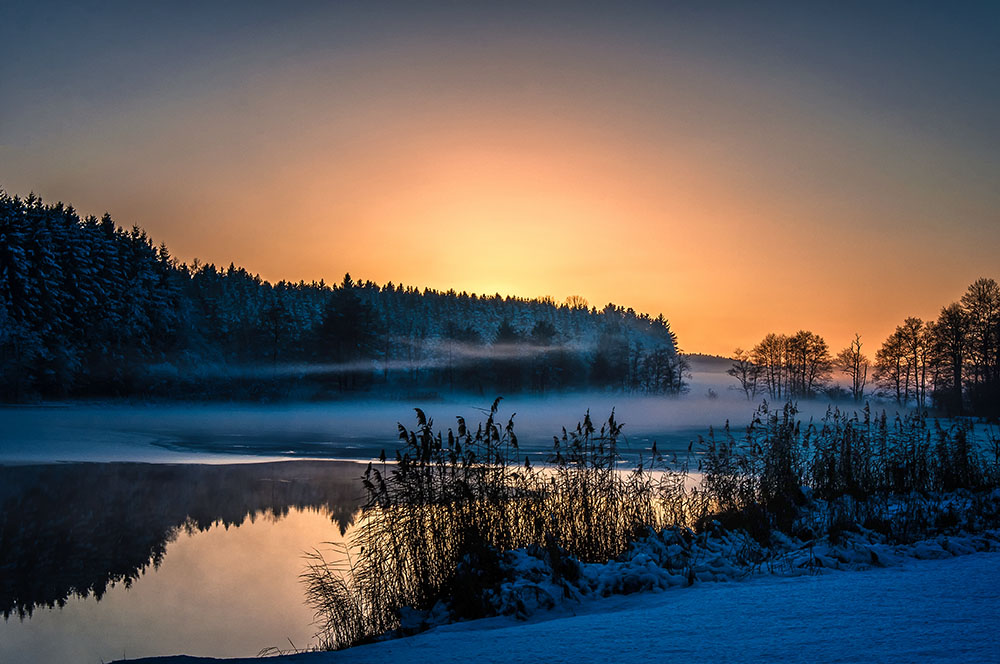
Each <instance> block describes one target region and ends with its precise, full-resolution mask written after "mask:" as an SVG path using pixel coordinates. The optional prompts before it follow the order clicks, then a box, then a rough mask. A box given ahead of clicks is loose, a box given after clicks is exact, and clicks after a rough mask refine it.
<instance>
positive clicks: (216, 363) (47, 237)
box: [0, 190, 685, 402]
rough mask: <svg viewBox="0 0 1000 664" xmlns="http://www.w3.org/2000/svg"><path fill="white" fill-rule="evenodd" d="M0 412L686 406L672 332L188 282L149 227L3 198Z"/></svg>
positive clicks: (464, 298)
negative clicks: (482, 402) (176, 405)
mask: <svg viewBox="0 0 1000 664" xmlns="http://www.w3.org/2000/svg"><path fill="white" fill-rule="evenodd" d="M0 304H2V306H0V376H2V378H0V399H3V400H6V401H15V402H17V401H26V400H33V399H39V398H66V397H87V398H93V397H167V398H174V397H183V398H202V399H204V398H207V399H212V398H219V399H249V400H258V399H284V398H305V399H314V398H330V397H336V396H337V395H342V394H358V393H378V394H381V395H385V396H399V397H410V396H414V395H419V396H428V395H434V394H438V393H441V392H449V391H471V392H474V393H476V394H489V395H492V394H494V393H497V392H502V393H504V394H511V393H516V392H529V391H530V392H536V393H544V392H550V391H557V390H568V389H582V388H597V389H609V390H621V391H635V392H646V393H678V392H681V391H682V390H683V389H684V375H685V365H684V360H683V357H682V356H681V354H680V353H679V350H678V344H677V338H676V335H675V334H674V333H673V331H672V330H671V329H670V325H669V323H668V322H667V320H666V319H665V318H664V317H663V316H662V315H660V316H658V317H656V318H652V317H650V316H648V315H646V314H641V313H637V312H635V311H634V310H632V309H626V308H623V307H619V306H615V305H614V304H608V305H607V306H605V307H604V308H602V309H598V308H596V307H591V306H589V304H588V303H587V302H586V300H584V299H583V298H581V297H579V296H572V297H570V298H567V300H566V301H565V302H563V303H556V302H555V300H553V299H552V298H548V297H545V298H538V299H526V298H518V297H510V296H507V297H503V296H501V295H499V294H495V295H482V294H480V295H477V294H475V293H465V292H461V293H459V292H455V291H454V290H449V291H447V292H442V291H437V290H431V289H422V290H421V289H419V288H415V287H412V286H403V285H401V284H399V285H397V284H393V283H391V282H390V283H387V284H384V285H378V284H376V283H373V282H371V281H355V280H354V279H352V278H351V276H350V275H345V277H344V279H343V281H342V282H341V283H339V284H335V285H330V284H327V283H325V282H324V281H319V282H311V283H305V282H302V281H300V282H298V283H292V282H286V281H279V282H277V283H274V284H272V283H270V282H268V281H265V280H263V279H261V278H260V277H259V276H257V275H255V274H252V273H250V272H249V271H247V270H246V269H244V268H242V267H236V266H235V265H232V264H230V265H229V266H228V267H227V268H219V267H216V266H215V265H213V264H205V263H202V262H200V261H198V260H197V259H196V260H194V261H192V263H191V264H190V265H188V264H185V263H182V262H180V261H178V260H176V259H175V258H174V257H172V256H171V254H170V251H169V250H168V249H167V247H166V245H165V244H160V245H156V244H154V242H153V241H152V240H151V239H150V238H149V237H148V235H147V234H146V233H145V231H143V230H142V229H140V228H139V227H138V226H133V227H132V228H131V229H124V228H122V227H119V226H118V225H117V224H116V223H115V221H114V220H113V219H112V218H111V217H110V216H109V215H107V214H105V215H104V216H103V217H101V218H97V217H95V216H87V217H81V216H80V215H79V214H78V213H77V212H76V211H75V210H74V209H73V208H72V207H69V206H66V205H63V204H62V203H56V204H47V203H45V202H43V201H42V200H41V199H40V198H39V197H37V196H35V195H33V194H32V195H29V196H27V197H25V198H20V197H18V196H11V195H8V194H7V193H5V192H3V190H0Z"/></svg>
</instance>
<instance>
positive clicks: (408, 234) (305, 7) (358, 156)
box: [0, 2, 1000, 354]
mask: <svg viewBox="0 0 1000 664" xmlns="http://www.w3.org/2000/svg"><path fill="white" fill-rule="evenodd" d="M83 4H85V3H67V4H65V5H62V4H58V3H41V4H40V3H18V2H14V3H6V2H5V3H4V12H3V18H2V21H0V187H2V188H3V189H5V190H6V191H7V192H8V193H11V194H21V195H26V194H27V193H28V192H30V191H34V192H36V193H38V194H40V195H41V196H42V197H43V198H45V199H46V200H48V201H50V202H55V201H57V200H62V201H65V202H66V203H71V204H73V205H74V206H76V208H77V209H78V210H79V211H80V212H81V213H85V214H101V213H103V212H105V211H108V212H110V213H111V214H112V216H113V217H114V218H115V220H116V221H117V222H118V223H119V224H122V225H125V226H131V225H132V224H138V225H140V226H142V227H143V228H145V229H146V230H147V231H148V232H149V234H150V235H151V236H152V238H153V239H154V241H155V242H157V243H159V242H161V241H162V242H165V243H166V244H167V245H168V246H169V247H170V249H171V250H172V251H173V253H174V255H175V256H176V257H177V258H179V259H180V260H183V261H191V260H192V259H193V258H195V257H198V258H200V259H201V260H202V261H207V262H214V263H217V264H223V265H228V264H229V263H230V262H233V263H236V264H237V265H242V266H244V267H246V268H247V269H248V270H250V271H251V272H258V273H260V275H261V276H262V277H264V278H265V279H268V280H272V281H277V280H280V279H286V280H294V281H298V280H300V279H304V280H306V281H311V280H319V279H320V278H323V279H326V280H327V281H328V282H329V281H339V280H340V278H341V277H342V276H343V274H344V273H345V272H350V273H351V274H352V275H353V276H355V277H359V278H363V279H371V280H374V281H376V282H379V283H384V282H387V281H393V282H395V283H400V282H402V283H405V284H407V285H417V286H422V287H423V286H427V287H432V288H438V289H448V288H455V289H456V290H459V291H461V290H467V291H475V292H478V293H483V292H486V293H494V292H500V293H504V294H517V295H522V296H528V297H532V296H542V295H550V296H552V297H554V298H555V299H556V300H563V299H564V298H565V297H566V296H568V295H573V294H577V295H582V296H583V297H585V298H587V299H588V300H589V301H590V303H591V304H594V305H597V306H599V307H600V306H603V305H604V304H606V303H607V302H609V301H614V302H615V303H617V304H621V305H624V306H628V307H633V308H635V309H637V310H640V311H645V312H649V313H650V314H652V315H656V314H657V313H660V312H662V313H663V314H664V315H665V316H667V318H668V319H669V320H670V321H671V324H672V326H673V328H674V329H675V331H676V332H677V333H678V335H679V337H680V342H681V346H682V348H684V349H685V350H688V351H693V352H707V353H718V354H728V353H730V352H731V351H732V350H733V348H734V347H735V346H744V347H745V346H750V345H753V344H754V343H755V342H756V341H758V340H759V339H760V338H761V337H762V336H763V335H764V334H766V333H767V332H770V331H778V332H794V331H796V330H798V329H803V328H804V329H811V330H813V331H815V332H817V333H819V334H821V335H823V336H825V337H826V338H827V340H828V342H829V343H830V345H831V346H832V347H833V350H835V351H836V350H837V349H839V348H840V347H842V346H844V345H846V344H847V343H848V341H849V339H850V338H851V336H852V335H853V333H854V332H855V331H857V332H860V333H861V334H862V336H863V338H864V340H865V342H866V350H868V351H869V352H870V353H874V350H875V349H876V348H877V347H878V345H879V344H880V343H881V341H882V340H883V338H884V337H885V336H886V335H887V334H888V333H889V332H891V330H892V329H893V328H894V327H895V325H897V324H898V323H900V322H901V321H902V319H903V318H904V317H905V316H907V315H917V316H922V317H924V318H933V317H936V316H937V313H938V311H939V309H940V308H941V306H942V305H945V304H948V303H949V302H951V301H954V300H956V299H958V297H959V296H960V295H961V293H962V292H963V291H964V290H965V288H966V287H967V286H968V285H969V284H970V283H971V282H972V281H973V280H975V279H976V278H977V277H980V276H989V277H993V278H997V279H1000V257H998V256H1000V3H982V4H981V5H978V6H977V5H975V4H965V5H964V6H962V7H956V6H954V5H953V4H952V3H939V4H938V5H937V6H936V8H925V7H924V6H923V5H922V3H921V4H920V5H919V6H918V3H901V4H889V5H887V4H882V5H881V7H880V8H879V9H873V8H871V7H870V5H871V4H873V3H824V4H823V5H822V6H821V7H819V8H818V7H817V6H816V5H815V4H814V3H752V5H753V6H752V8H750V7H747V6H744V3H733V4H729V3H694V2H692V3H650V4H642V3H628V4H626V5H624V6H619V5H618V3H607V4H597V3H579V4H574V5H571V4H570V3H560V4H558V5H557V4H552V5H549V6H548V7H550V8H549V9H542V8H540V7H544V5H540V4H538V3H524V4H521V3H510V2H504V3H493V4H478V3H469V2H454V3H434V4H423V3H400V4H386V3H377V2H357V3H354V2H349V3H346V2H345V3H316V4H315V5H312V4H310V3H277V2H275V3H252V2H231V3H206V4H211V5H212V8H205V7H203V6H202V3H182V2H170V3H164V4H162V5H160V6H159V9H155V8H153V7H154V5H153V4H152V3H148V4H147V3H142V2H140V3H120V4H116V3H101V4H100V7H99V8H96V9H88V8H85V7H83V6H82V5H83ZM708 4H710V6H709V7H707V6H702V5H708ZM746 4H748V5H749V4H750V3H746Z"/></svg>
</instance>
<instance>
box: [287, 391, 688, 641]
mask: <svg viewBox="0 0 1000 664" xmlns="http://www.w3.org/2000/svg"><path fill="white" fill-rule="evenodd" d="M499 402H500V399H497V400H496V401H495V402H494V403H493V405H492V407H491V408H490V411H489V415H488V416H487V418H486V421H485V423H483V424H480V425H479V426H478V427H477V428H476V430H475V431H473V430H472V429H470V428H469V427H468V425H467V423H466V422H465V421H464V420H463V419H462V418H458V422H457V428H456V430H454V431H453V430H451V429H449V430H448V432H447V434H443V433H442V432H440V431H438V432H435V431H434V427H433V421H432V420H431V419H429V418H427V417H426V416H425V415H424V413H423V412H422V411H420V410H419V409H417V411H416V415H417V427H416V428H415V429H414V430H408V429H406V428H405V427H403V426H402V425H400V427H399V439H400V441H401V442H402V444H403V445H402V448H403V449H402V450H401V451H399V452H397V455H396V459H395V463H394V464H386V463H384V458H383V464H382V465H376V464H372V465H369V467H368V469H367V470H366V471H365V473H364V478H363V480H362V482H363V484H364V487H365V489H366V491H367V496H368V498H367V501H366V504H365V506H364V509H363V513H362V517H361V519H360V521H359V524H358V526H357V529H356V531H355V537H354V540H353V547H352V548H353V550H354V551H356V553H357V557H355V558H353V559H351V560H350V561H349V563H348V564H346V565H342V566H336V565H330V564H327V562H326V561H325V560H323V558H322V557H321V556H320V555H319V554H316V556H315V557H314V558H313V559H312V560H311V562H310V566H309V569H308V570H307V572H306V575H305V577H306V581H307V587H308V591H307V592H308V599H309V601H310V603H311V604H312V606H313V607H314V608H315V609H316V612H317V618H318V619H319V627H320V633H319V636H320V645H321V647H326V648H343V647H347V646H350V645H355V644H359V643H364V642H367V641H370V640H372V639H373V638H375V637H377V636H379V635H381V634H383V633H385V632H387V631H390V630H394V629H397V628H398V627H399V626H400V610H401V608H402V607H408V608H410V609H413V610H415V611H429V610H431V609H432V608H433V607H434V606H435V604H436V603H437V602H438V601H440V600H442V599H444V598H453V601H452V606H451V610H452V611H453V612H457V613H458V614H460V615H461V616H462V617H470V618H471V617H478V616H479V615H481V614H482V612H483V611H484V607H482V606H480V605H478V604H477V602H476V598H478V597H481V596H482V591H483V589H484V588H486V587H489V586H490V585H491V584H495V583H496V582H497V581H498V578H496V574H498V573H499V572H498V570H499V561H500V558H499V556H500V555H501V553H502V552H504V551H509V550H512V549H517V548H522V547H528V546H531V545H537V546H542V547H547V548H548V549H549V550H551V551H552V552H553V554H554V555H571V556H574V557H576V558H577V559H579V560H582V561H604V560H608V559H610V558H613V557H615V556H617V555H619V554H621V553H622V552H623V551H624V550H625V548H626V547H627V546H628V544H629V542H630V541H632V540H634V539H635V538H637V537H639V536H641V535H643V534H645V533H647V532H648V531H649V528H651V527H652V528H663V527H665V526H666V525H668V524H670V523H673V522H675V521H676V519H677V518H678V516H679V515H681V514H683V513H686V510H685V509H683V508H682V507H681V506H680V505H679V504H677V503H678V501H680V500H683V498H684V496H685V493H684V485H683V481H682V478H683V473H682V472H681V471H676V470H669V469H667V468H665V464H663V459H662V457H660V455H659V454H656V453H654V454H653V457H652V458H650V459H643V460H640V462H639V464H638V465H637V466H635V467H634V468H631V469H629V470H627V471H623V470H622V469H621V468H620V463H621V460H620V456H619V444H620V441H621V439H622V425H621V424H620V423H618V422H617V421H616V420H615V417H614V413H612V414H611V416H610V417H609V418H608V420H607V422H606V423H604V424H603V425H601V426H600V428H597V427H596V426H595V424H594V423H593V421H592V420H591V417H590V414H589V413H587V414H586V416H585V417H584V418H583V421H581V422H580V423H579V424H577V426H576V427H575V428H574V429H571V430H565V429H564V430H563V432H562V435H561V436H557V437H554V439H553V447H552V453H551V455H550V456H549V458H548V459H547V461H548V464H547V465H545V466H543V467H536V466H533V465H532V464H531V462H530V460H529V459H528V458H527V457H523V456H522V455H521V452H520V448H519V446H518V439H517V435H516V433H515V432H514V419H513V417H511V418H509V419H508V420H507V422H506V423H504V422H502V421H501V420H500V419H498V416H497V410H498V407H499ZM383 456H384V455H383ZM668 506H669V508H668Z"/></svg>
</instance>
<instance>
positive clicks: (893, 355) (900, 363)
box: [875, 328, 910, 406]
mask: <svg viewBox="0 0 1000 664" xmlns="http://www.w3.org/2000/svg"><path fill="white" fill-rule="evenodd" d="M908 359H909V358H908V355H907V353H906V346H905V343H904V341H903V339H902V334H901V333H900V329H899V328H896V331H895V332H893V333H892V334H890V335H889V337H888V338H887V339H886V340H885V341H884V342H882V347H881V348H879V349H878V351H877V352H876V353H875V382H876V383H878V385H879V387H880V391H881V393H882V394H884V395H888V396H892V397H894V398H895V399H896V403H897V404H899V405H900V406H902V405H904V404H905V403H906V402H908V401H909V400H910V365H909V361H908Z"/></svg>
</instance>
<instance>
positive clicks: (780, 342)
mask: <svg viewBox="0 0 1000 664" xmlns="http://www.w3.org/2000/svg"><path fill="white" fill-rule="evenodd" d="M787 353H788V337H786V336H785V335H783V334H774V333H773V332H772V333H771V334H768V335H767V336H765V337H764V338H763V339H762V340H761V342H760V343H759V344H757V345H756V346H754V347H753V350H752V351H750V357H751V359H752V361H753V364H755V365H756V366H757V367H759V371H760V376H761V377H763V380H764V385H765V386H766V387H767V392H768V395H769V396H770V397H771V398H772V399H780V398H781V397H782V395H784V394H785V392H786V391H787V388H786V385H785V379H786V376H785V371H786V369H785V363H786V360H787Z"/></svg>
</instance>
